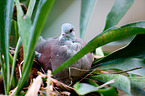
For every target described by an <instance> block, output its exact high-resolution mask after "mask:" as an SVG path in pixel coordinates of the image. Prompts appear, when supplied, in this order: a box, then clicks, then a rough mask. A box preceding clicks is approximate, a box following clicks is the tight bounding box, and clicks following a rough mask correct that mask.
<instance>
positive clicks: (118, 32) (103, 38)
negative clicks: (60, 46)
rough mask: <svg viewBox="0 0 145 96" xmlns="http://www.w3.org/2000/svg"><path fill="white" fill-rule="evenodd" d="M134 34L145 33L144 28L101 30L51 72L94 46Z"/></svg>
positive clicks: (59, 69) (70, 62)
mask: <svg viewBox="0 0 145 96" xmlns="http://www.w3.org/2000/svg"><path fill="white" fill-rule="evenodd" d="M136 34H145V28H140V27H125V28H118V29H113V30H108V31H105V32H102V33H101V34H99V35H98V36H96V37H95V38H94V39H92V40H91V41H90V42H89V43H88V44H87V45H86V46H85V47H83V48H82V49H81V50H80V51H79V52H78V53H76V54H75V55H74V56H73V57H71V58H70V59H68V60H67V61H65V62H64V63H63V64H62V65H60V66H59V67H58V68H56V69H55V70H54V71H53V72H52V74H56V73H57V72H60V71H61V70H63V69H64V68H66V67H68V66H70V65H72V64H73V63H75V62H76V61H78V60H79V59H80V58H82V57H83V56H84V55H86V54H87V53H89V52H92V51H94V50H95V49H96V48H98V47H100V46H103V45H105V44H107V43H110V42H113V41H117V40H121V39H124V38H127V37H130V36H133V35H136Z"/></svg>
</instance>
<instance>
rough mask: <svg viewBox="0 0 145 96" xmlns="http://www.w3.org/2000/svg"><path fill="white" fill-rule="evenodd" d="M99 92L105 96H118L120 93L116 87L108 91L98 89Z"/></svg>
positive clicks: (107, 89)
mask: <svg viewBox="0 0 145 96" xmlns="http://www.w3.org/2000/svg"><path fill="white" fill-rule="evenodd" d="M97 92H98V93H100V94H103V96H118V92H117V90H116V89H115V88H114V87H109V88H106V89H98V91H97Z"/></svg>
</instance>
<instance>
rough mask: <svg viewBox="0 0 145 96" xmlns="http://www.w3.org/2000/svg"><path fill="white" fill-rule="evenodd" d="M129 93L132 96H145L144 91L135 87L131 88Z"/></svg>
mask: <svg viewBox="0 0 145 96" xmlns="http://www.w3.org/2000/svg"><path fill="white" fill-rule="evenodd" d="M131 93H132V95H133V96H145V91H144V90H143V89H141V88H138V87H136V86H132V88H131Z"/></svg>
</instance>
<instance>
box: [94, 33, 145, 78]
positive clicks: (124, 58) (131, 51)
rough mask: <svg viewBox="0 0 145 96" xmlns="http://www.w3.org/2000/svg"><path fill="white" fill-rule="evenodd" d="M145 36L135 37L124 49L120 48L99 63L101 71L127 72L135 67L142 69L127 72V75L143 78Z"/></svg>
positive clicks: (144, 71) (144, 68)
mask: <svg viewBox="0 0 145 96" xmlns="http://www.w3.org/2000/svg"><path fill="white" fill-rule="evenodd" d="M144 41H145V35H144V34H142V35H137V36H136V37H135V38H134V40H133V41H132V42H131V43H130V44H129V45H128V46H126V47H125V48H122V49H120V50H118V51H116V52H114V53H112V54H110V55H108V56H107V57H105V58H104V59H102V60H101V61H99V62H97V64H100V63H101V68H100V70H102V69H114V68H115V69H120V70H129V69H133V68H137V67H141V66H142V67H143V68H141V69H136V70H133V71H129V72H128V73H132V74H137V75H141V76H145V62H144V60H145V45H144V43H145V42H144Z"/></svg>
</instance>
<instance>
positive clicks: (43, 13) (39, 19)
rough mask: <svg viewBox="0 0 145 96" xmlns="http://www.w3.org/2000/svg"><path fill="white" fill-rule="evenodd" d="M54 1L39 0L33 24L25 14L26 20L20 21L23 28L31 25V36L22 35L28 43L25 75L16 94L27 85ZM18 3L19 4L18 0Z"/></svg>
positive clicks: (25, 47) (24, 67)
mask: <svg viewBox="0 0 145 96" xmlns="http://www.w3.org/2000/svg"><path fill="white" fill-rule="evenodd" d="M54 2H55V0H41V1H39V5H38V7H37V11H36V14H35V18H34V21H33V24H31V23H30V22H31V20H30V17H28V15H25V16H24V17H25V18H23V19H24V22H23V21H20V23H22V25H23V26H20V27H21V28H22V29H23V28H25V27H28V25H29V27H28V29H27V31H29V32H28V34H29V37H22V42H23V43H24V44H23V45H26V46H24V51H25V52H26V53H25V52H24V53H25V54H24V64H23V68H22V75H23V76H22V78H20V80H19V82H18V88H17V90H16V91H15V95H17V94H18V93H19V92H20V91H21V90H22V88H23V86H24V85H25V83H26V81H27V78H28V76H29V72H30V69H31V67H32V64H33V63H32V62H33V58H34V48H35V45H36V42H37V39H38V37H39V35H40V33H41V31H42V28H43V26H44V24H45V22H46V18H47V16H48V14H49V12H50V10H51V8H52V6H53V4H54ZM16 4H17V5H18V6H19V1H18V0H17V1H16ZM30 5H31V4H30ZM19 8H20V7H18V14H20V15H19V18H20V20H21V19H22V18H21V17H22V16H23V15H22V12H21V10H20V9H21V8H20V9H19ZM19 18H18V19H19ZM25 24H26V25H25ZM25 31H26V30H25ZM23 32H24V31H23ZM21 34H23V35H24V34H25V35H26V33H21ZM24 39H27V40H26V41H24Z"/></svg>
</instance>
